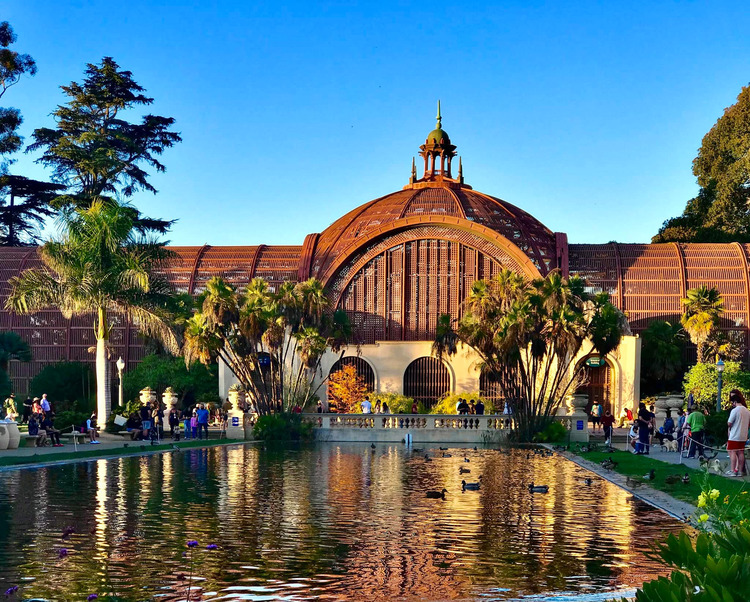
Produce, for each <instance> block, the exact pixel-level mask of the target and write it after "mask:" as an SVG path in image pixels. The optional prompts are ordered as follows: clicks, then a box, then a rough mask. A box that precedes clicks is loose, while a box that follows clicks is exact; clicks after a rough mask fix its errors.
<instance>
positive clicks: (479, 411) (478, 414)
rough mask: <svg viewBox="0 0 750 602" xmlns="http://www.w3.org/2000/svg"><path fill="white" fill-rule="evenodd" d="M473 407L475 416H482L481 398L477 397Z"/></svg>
mask: <svg viewBox="0 0 750 602" xmlns="http://www.w3.org/2000/svg"><path fill="white" fill-rule="evenodd" d="M474 409H475V410H476V412H477V416H484V402H483V401H482V400H481V399H477V405H476V407H475V408H474Z"/></svg>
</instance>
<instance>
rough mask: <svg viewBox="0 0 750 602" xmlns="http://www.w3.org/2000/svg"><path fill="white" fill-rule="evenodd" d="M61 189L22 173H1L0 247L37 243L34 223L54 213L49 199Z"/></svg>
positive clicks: (40, 222) (38, 223)
mask: <svg viewBox="0 0 750 602" xmlns="http://www.w3.org/2000/svg"><path fill="white" fill-rule="evenodd" d="M64 189H65V186H63V185H61V184H50V183H48V182H40V181H39V180H31V179H29V178H24V177H23V176H14V175H10V174H6V175H4V176H0V246H8V247H15V246H23V245H33V244H37V242H38V241H37V236H36V232H37V226H40V225H41V224H42V223H43V222H44V219H45V218H46V217H49V216H50V215H52V214H53V213H54V211H53V210H52V209H51V208H50V206H49V202H50V201H51V200H52V199H54V198H55V197H56V196H57V195H59V194H60V192H61V191H62V190H64ZM19 199H20V200H21V202H20V203H19V202H18V201H19Z"/></svg>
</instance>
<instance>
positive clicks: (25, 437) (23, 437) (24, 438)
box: [21, 433, 50, 446]
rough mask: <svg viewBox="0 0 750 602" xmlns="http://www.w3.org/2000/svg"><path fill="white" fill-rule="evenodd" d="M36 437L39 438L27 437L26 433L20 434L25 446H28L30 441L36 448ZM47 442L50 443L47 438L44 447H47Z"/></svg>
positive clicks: (34, 436)
mask: <svg viewBox="0 0 750 602" xmlns="http://www.w3.org/2000/svg"><path fill="white" fill-rule="evenodd" d="M38 437H39V435H29V434H28V433H21V439H23V440H25V441H26V445H28V444H29V442H30V441H33V442H34V445H35V446H36V442H37V439H38ZM49 442H50V441H49V438H48V439H47V440H46V444H45V445H49Z"/></svg>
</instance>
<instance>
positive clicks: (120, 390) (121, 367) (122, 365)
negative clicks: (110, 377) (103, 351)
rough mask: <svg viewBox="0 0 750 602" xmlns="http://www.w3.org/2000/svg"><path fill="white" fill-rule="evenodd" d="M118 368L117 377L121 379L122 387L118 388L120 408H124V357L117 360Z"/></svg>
mask: <svg viewBox="0 0 750 602" xmlns="http://www.w3.org/2000/svg"><path fill="white" fill-rule="evenodd" d="M115 366H117V376H118V377H119V379H120V385H119V387H118V390H117V393H118V397H119V402H120V407H122V371H123V370H124V369H125V362H124V361H123V359H122V356H120V357H119V358H117V363H116V364H115Z"/></svg>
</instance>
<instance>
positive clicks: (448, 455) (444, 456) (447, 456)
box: [443, 452, 453, 458]
mask: <svg viewBox="0 0 750 602" xmlns="http://www.w3.org/2000/svg"><path fill="white" fill-rule="evenodd" d="M452 457H453V456H452V455H451V454H446V453H445V452H443V458H452Z"/></svg>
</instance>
